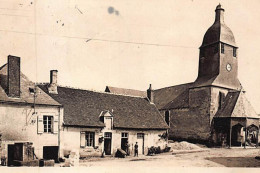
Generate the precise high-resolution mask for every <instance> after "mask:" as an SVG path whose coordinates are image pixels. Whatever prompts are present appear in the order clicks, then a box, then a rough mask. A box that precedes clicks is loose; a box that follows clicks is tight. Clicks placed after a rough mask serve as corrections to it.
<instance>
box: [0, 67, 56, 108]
mask: <svg viewBox="0 0 260 173" xmlns="http://www.w3.org/2000/svg"><path fill="white" fill-rule="evenodd" d="M30 88H31V89H34V88H35V85H34V83H33V82H32V81H30V80H29V79H28V78H27V77H26V76H25V75H24V74H23V73H22V72H20V97H19V98H12V97H8V95H7V93H6V92H5V91H6V89H7V64H5V65H3V66H2V67H0V102H4V103H22V104H28V103H29V104H34V103H35V104H38V105H54V106H60V104H59V103H58V102H57V101H55V100H54V99H53V98H51V97H50V96H49V95H48V94H46V93H45V92H43V91H42V90H41V89H40V88H39V87H36V97H35V98H34V94H32V93H31V92H30V90H29V89H30ZM34 99H35V100H34Z"/></svg>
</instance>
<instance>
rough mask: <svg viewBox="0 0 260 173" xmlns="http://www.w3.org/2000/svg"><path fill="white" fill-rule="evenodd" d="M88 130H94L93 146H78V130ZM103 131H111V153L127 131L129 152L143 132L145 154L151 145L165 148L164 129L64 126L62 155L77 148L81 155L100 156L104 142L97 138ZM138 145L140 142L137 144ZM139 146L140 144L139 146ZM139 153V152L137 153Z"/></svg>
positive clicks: (119, 144) (132, 151)
mask: <svg viewBox="0 0 260 173" xmlns="http://www.w3.org/2000/svg"><path fill="white" fill-rule="evenodd" d="M82 131H88V132H95V146H94V147H80V132H82ZM105 132H111V133H112V146H111V151H112V154H111V155H115V153H116V151H117V149H118V148H121V134H122V133H128V144H129V145H130V148H129V149H130V154H131V155H133V154H134V145H135V143H136V142H137V133H144V154H147V152H148V148H149V147H151V146H156V147H158V146H160V147H161V148H162V149H163V148H165V146H166V144H167V140H165V139H163V138H162V137H161V135H163V134H164V133H165V132H166V131H165V130H129V129H113V130H110V131H107V130H105V129H100V128H79V127H64V128H63V131H62V138H63V139H64V140H63V145H62V149H63V152H64V155H67V154H69V153H70V151H72V150H73V149H76V150H79V152H80V156H81V157H88V156H101V154H102V151H103V150H104V142H103V141H102V142H101V143H100V141H99V138H100V137H104V133H105ZM139 145H140V144H139ZM139 147H140V146H139ZM139 154H141V153H139Z"/></svg>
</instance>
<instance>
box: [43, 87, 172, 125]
mask: <svg viewBox="0 0 260 173" xmlns="http://www.w3.org/2000/svg"><path fill="white" fill-rule="evenodd" d="M39 87H41V88H42V89H43V90H44V91H45V92H46V93H47V92H48V90H47V85H39ZM49 95H50V96H51V97H53V98H54V99H55V100H56V101H58V102H59V103H61V104H62V105H63V106H64V124H65V125H72V126H96V127H102V126H104V124H103V122H101V121H100V120H99V115H100V114H101V112H102V111H110V112H111V113H113V115H114V127H115V128H134V129H167V128H168V126H167V124H166V123H165V121H164V119H163V118H162V116H161V115H160V113H159V112H158V110H157V108H156V107H155V105H154V104H150V103H149V102H148V101H147V100H146V99H145V98H141V97H131V96H123V95H116V94H111V93H105V92H94V91H88V90H82V89H73V88H68V87H60V86H58V94H49Z"/></svg>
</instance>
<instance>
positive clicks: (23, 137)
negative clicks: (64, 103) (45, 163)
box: [0, 55, 62, 165]
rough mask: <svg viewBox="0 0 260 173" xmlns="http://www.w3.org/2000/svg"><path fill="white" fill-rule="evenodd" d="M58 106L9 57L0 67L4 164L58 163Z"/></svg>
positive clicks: (0, 142)
mask: <svg viewBox="0 0 260 173" xmlns="http://www.w3.org/2000/svg"><path fill="white" fill-rule="evenodd" d="M60 106H61V105H60V104H59V103H58V102H57V101H55V100H54V99H52V98H51V97H50V96H49V95H48V94H46V93H45V92H44V91H42V90H41V89H40V88H39V87H37V86H35V84H34V83H33V82H31V81H30V80H29V79H28V78H27V77H26V76H25V75H24V74H23V73H22V72H21V71H20V58H19V57H15V56H11V55H9V56H8V63H7V64H5V65H3V66H1V67H0V136H1V140H0V157H1V158H2V159H6V161H7V164H8V165H13V164H14V161H15V160H16V161H28V160H33V159H36V158H37V159H54V160H58V157H59V146H60V140H59V139H60V136H59V129H60V127H59V126H60V125H61V123H60V121H62V117H61V114H60Z"/></svg>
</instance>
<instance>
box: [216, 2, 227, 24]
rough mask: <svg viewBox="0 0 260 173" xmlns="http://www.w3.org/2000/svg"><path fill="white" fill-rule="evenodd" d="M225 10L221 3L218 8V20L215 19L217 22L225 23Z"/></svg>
mask: <svg viewBox="0 0 260 173" xmlns="http://www.w3.org/2000/svg"><path fill="white" fill-rule="evenodd" d="M224 11H225V10H224V8H222V7H221V4H220V3H219V5H218V6H217V7H216V10H215V12H216V18H215V22H221V23H223V22H224Z"/></svg>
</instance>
